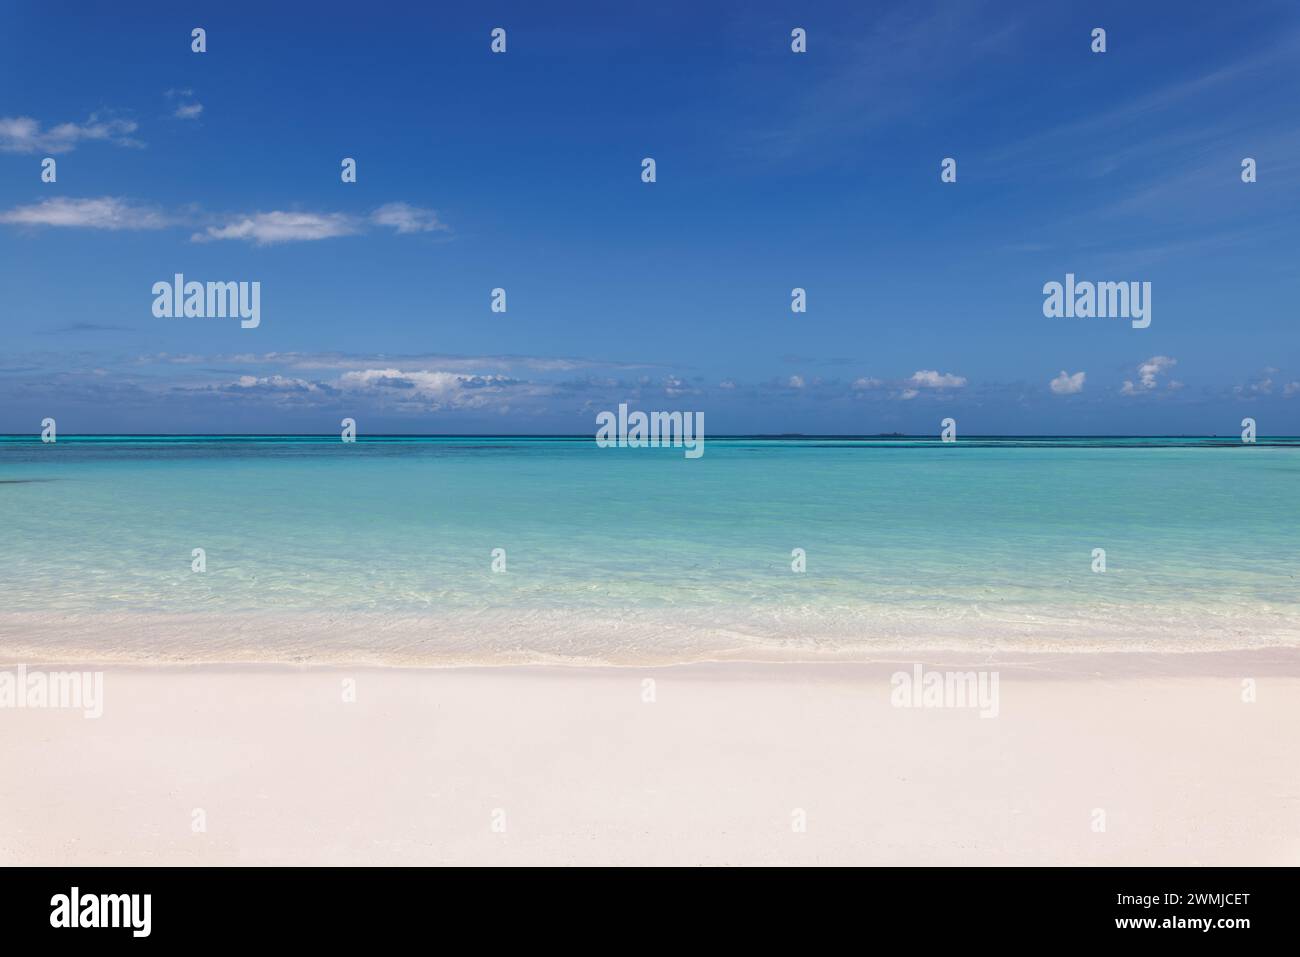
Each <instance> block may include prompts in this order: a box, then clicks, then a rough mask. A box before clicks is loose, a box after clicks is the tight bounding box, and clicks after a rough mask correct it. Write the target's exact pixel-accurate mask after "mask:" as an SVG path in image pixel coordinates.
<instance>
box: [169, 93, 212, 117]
mask: <svg viewBox="0 0 1300 957" xmlns="http://www.w3.org/2000/svg"><path fill="white" fill-rule="evenodd" d="M163 96H165V97H167V99H169V100H180V101H182V102H179V103H177V104H176V109H175V110H173V111H172V117H173V118H174V119H177V120H197V119H198V118H199V116H200V115H201V114H202V113H203V104H202V103H199V102H198V101H197V100H195V99H194V91H193V90H191V89H190V88H188V87H185V88H183V89H171V90H168V91H167V92H166V93H164V94H163Z"/></svg>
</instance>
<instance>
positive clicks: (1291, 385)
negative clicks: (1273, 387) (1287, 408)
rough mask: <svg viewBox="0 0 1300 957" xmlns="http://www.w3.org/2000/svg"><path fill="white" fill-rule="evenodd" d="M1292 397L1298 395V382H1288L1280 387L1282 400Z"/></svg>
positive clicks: (1299, 385) (1299, 384) (1299, 383)
mask: <svg viewBox="0 0 1300 957" xmlns="http://www.w3.org/2000/svg"><path fill="white" fill-rule="evenodd" d="M1293 395H1300V382H1288V383H1287V384H1286V385H1284V386H1282V396H1283V397H1284V398H1287V399H1289V398H1291V396H1293Z"/></svg>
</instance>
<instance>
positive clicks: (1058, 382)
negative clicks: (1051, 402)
mask: <svg viewBox="0 0 1300 957" xmlns="http://www.w3.org/2000/svg"><path fill="white" fill-rule="evenodd" d="M1087 377H1088V374H1087V373H1086V372H1076V373H1075V374H1074V375H1070V374H1069V373H1068V372H1066V371H1065V370H1064V369H1062V370H1061V374H1060V375H1058V376H1057V377H1056V378H1055V379H1053V380H1052V381H1051V382H1050V383H1049V387H1050V388H1051V390H1052V393H1053V394H1055V395H1076V394H1078V393H1080V392H1082V391H1083V381H1084V379H1086V378H1087Z"/></svg>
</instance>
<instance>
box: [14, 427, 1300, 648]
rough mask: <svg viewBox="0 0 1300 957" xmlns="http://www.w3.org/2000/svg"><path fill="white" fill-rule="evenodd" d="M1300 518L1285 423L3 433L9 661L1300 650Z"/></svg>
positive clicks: (1299, 459) (1297, 459)
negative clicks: (1012, 435)
mask: <svg viewBox="0 0 1300 957" xmlns="http://www.w3.org/2000/svg"><path fill="white" fill-rule="evenodd" d="M1298 518H1300V440H1261V441H1260V443H1259V444H1257V445H1255V446H1242V445H1241V444H1240V443H1237V442H1235V441H1233V440H1209V439H1140V440H1139V439H997V440H992V439H990V440H980V439H963V440H962V441H960V442H958V443H955V444H950V445H945V444H942V443H939V442H938V441H929V440H902V439H878V440H867V441H850V440H813V439H798V440H772V439H709V440H708V442H707V446H706V453H705V454H704V456H703V457H702V458H699V459H695V460H688V459H686V458H685V457H684V456H683V454H682V451H681V450H680V449H676V450H674V449H600V448H597V447H596V446H595V443H594V441H593V440H592V439H591V438H580V439H577V438H575V439H563V438H559V439H538V438H387V439H386V438H361V439H359V440H358V442H357V443H356V444H351V445H345V444H343V443H342V442H340V441H339V440H338V438H337V437H328V438H326V437H319V438H308V437H259V438H247V437H245V438H240V437H167V438H152V439H150V438H144V439H142V438H132V437H95V438H77V437H61V438H60V439H59V441H58V443H57V444H54V445H43V444H41V443H40V442H39V440H36V439H33V438H31V437H25V436H24V437H8V438H0V527H2V528H3V529H4V535H3V538H2V539H0V655H6V654H7V655H10V656H13V655H19V654H22V655H28V656H31V655H34V654H42V655H45V656H47V657H50V658H54V657H64V656H75V655H81V656H85V655H94V656H97V657H106V658H150V659H154V658H163V659H175V660H212V659H216V660H245V659H258V660H295V661H297V660H322V661H326V660H360V661H394V662H439V661H496V660H574V661H612V662H635V661H669V660H671V661H675V660H693V659H697V658H710V657H714V658H717V657H723V658H725V657H750V658H753V657H758V658H766V657H776V658H807V657H818V656H835V657H859V656H866V655H870V654H873V653H879V652H881V651H898V650H907V649H912V648H922V647H924V648H969V647H976V648H980V649H988V650H994V649H1000V648H1008V649H1013V648H1042V649H1060V650H1068V649H1089V650H1094V649H1097V648H1111V647H1113V648H1116V649H1120V648H1143V649H1151V650H1157V649H1160V650H1165V649H1177V648H1186V649H1189V650H1191V649H1208V648H1235V647H1255V646H1267V645H1278V644H1300V579H1298V577H1297V570H1296V569H1297V558H1298V557H1300V531H1298V529H1300V523H1298V522H1297V519H1298ZM194 548H203V549H205V551H206V555H207V571H206V572H205V573H202V574H196V573H194V572H192V571H191V551H192V549H194ZM495 548H503V549H505V553H506V570H505V572H504V573H494V572H493V570H492V551H493V549H495ZM795 548H802V549H804V550H805V551H806V554H807V570H806V572H804V573H802V574H799V573H795V572H793V571H792V570H791V550H792V549H795ZM1095 548H1104V549H1105V550H1106V571H1105V573H1104V574H1098V573H1094V572H1093V571H1092V564H1093V556H1092V552H1093V549H1095Z"/></svg>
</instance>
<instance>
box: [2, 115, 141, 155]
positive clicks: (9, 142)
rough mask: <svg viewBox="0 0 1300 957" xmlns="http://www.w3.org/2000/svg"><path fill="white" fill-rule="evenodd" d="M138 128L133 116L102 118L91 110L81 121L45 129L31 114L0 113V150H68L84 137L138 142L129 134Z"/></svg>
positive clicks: (29, 151)
mask: <svg viewBox="0 0 1300 957" xmlns="http://www.w3.org/2000/svg"><path fill="white" fill-rule="evenodd" d="M137 129H139V124H138V123H136V122H135V121H134V120H122V119H116V118H102V117H100V115H99V114H98V113H92V114H91V115H90V118H89V119H88V120H86V122H84V123H60V124H59V125H58V126H52V127H50V128H49V129H48V130H44V129H41V124H40V123H39V122H38V121H36V120H34V119H32V118H31V117H30V116H4V117H0V152H3V153H36V152H41V153H67V152H69V151H71V150H74V149H76V148H77V145H78V144H79V143H82V142H85V141H100V142H108V143H115V144H117V145H118V146H141V145H143V144H141V143H140V142H139V141H138V140H136V139H133V138H132V137H131V134H132V133H134V132H135V131H136V130H137Z"/></svg>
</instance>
